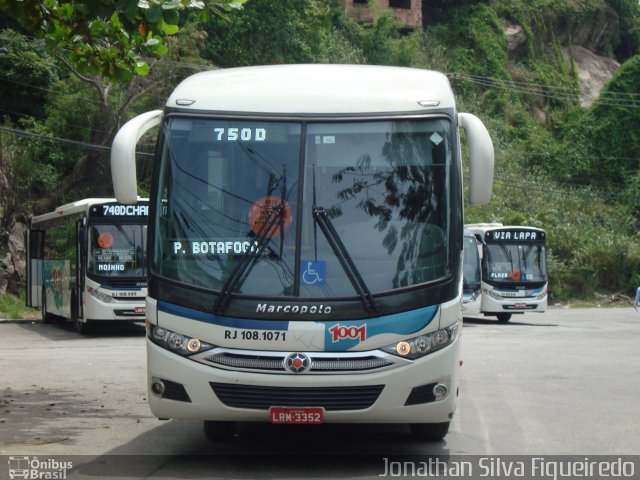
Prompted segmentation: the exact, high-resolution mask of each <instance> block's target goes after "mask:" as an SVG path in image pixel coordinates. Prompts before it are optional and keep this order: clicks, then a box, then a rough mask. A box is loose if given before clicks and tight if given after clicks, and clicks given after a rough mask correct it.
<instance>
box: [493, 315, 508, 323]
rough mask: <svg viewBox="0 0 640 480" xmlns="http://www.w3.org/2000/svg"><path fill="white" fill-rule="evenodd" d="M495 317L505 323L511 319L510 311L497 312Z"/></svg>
mask: <svg viewBox="0 0 640 480" xmlns="http://www.w3.org/2000/svg"><path fill="white" fill-rule="evenodd" d="M496 317H498V321H499V322H500V323H507V322H508V321H509V320H511V314H510V313H498V314H497V315H496Z"/></svg>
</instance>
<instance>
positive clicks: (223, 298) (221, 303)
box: [213, 200, 285, 315]
mask: <svg viewBox="0 0 640 480" xmlns="http://www.w3.org/2000/svg"><path fill="white" fill-rule="evenodd" d="M284 210H285V203H284V200H282V201H281V202H280V203H279V204H278V205H276V206H275V207H273V208H272V209H271V211H269V213H268V214H267V218H265V220H264V222H263V223H262V226H261V227H260V229H259V230H258V232H257V233H256V238H257V240H255V241H254V243H253V245H252V247H251V248H249V249H248V250H247V251H246V252H245V254H244V255H243V256H242V258H241V259H240V262H239V263H238V265H236V268H234V269H233V272H231V275H230V276H229V278H228V279H227V281H226V282H225V284H224V285H223V287H222V289H221V290H220V293H219V294H218V298H217V299H216V303H215V304H214V305H213V312H214V313H215V314H216V315H222V314H223V313H224V312H225V310H226V309H227V307H228V306H229V302H230V300H231V294H232V293H233V291H234V290H235V289H236V287H237V286H238V285H240V284H241V283H242V282H243V281H244V278H245V277H246V275H247V274H248V273H249V272H250V271H251V269H252V268H253V265H254V264H255V262H256V260H257V259H258V258H259V257H260V255H262V252H263V251H264V250H265V248H266V247H267V245H268V244H269V242H270V241H271V236H270V235H269V234H270V233H271V231H272V229H273V228H274V227H275V226H276V223H279V224H280V232H281V235H282V230H283V228H282V218H283V216H284V215H283V213H284ZM281 241H282V239H281Z"/></svg>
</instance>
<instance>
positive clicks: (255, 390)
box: [210, 382, 384, 411]
mask: <svg viewBox="0 0 640 480" xmlns="http://www.w3.org/2000/svg"><path fill="white" fill-rule="evenodd" d="M210 385H211V388H212V389H213V392H214V393H215V394H216V396H217V397H218V398H219V399H220V401H221V402H222V403H224V404H225V405H227V406H229V407H234V408H250V409H255V410H268V409H269V407H272V406H278V407H324V408H325V410H327V411H331V410H363V409H365V408H369V407H370V406H371V405H373V404H374V402H375V401H376V400H377V399H378V397H379V396H380V393H381V392H382V389H383V388H384V385H367V386H361V387H358V386H356V387H322V388H320V387H316V388H305V387H261V386H256V385H238V384H235V383H233V384H232V383H214V382H210Z"/></svg>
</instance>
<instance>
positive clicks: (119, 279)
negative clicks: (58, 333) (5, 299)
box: [25, 198, 149, 333]
mask: <svg viewBox="0 0 640 480" xmlns="http://www.w3.org/2000/svg"><path fill="white" fill-rule="evenodd" d="M148 212H149V202H148V199H138V198H136V199H134V203H133V204H127V205H124V204H120V203H117V202H116V200H115V198H86V199H83V200H79V201H77V202H73V203H69V204H66V205H62V206H60V207H58V208H56V209H55V210H54V211H53V212H49V213H45V214H43V215H38V216H36V217H33V218H32V219H31V221H30V222H29V225H28V228H27V232H26V234H25V246H26V249H25V250H26V258H27V268H26V272H27V281H26V304H27V306H30V307H36V308H40V309H41V311H42V319H43V321H44V322H48V323H49V322H52V321H55V320H58V319H65V320H70V321H72V322H73V323H74V326H75V329H76V330H77V331H78V333H84V332H85V331H86V330H87V328H88V327H89V325H90V322H95V321H105V320H114V321H139V322H141V321H144V319H145V305H146V304H145V297H146V296H147V278H146V245H147V217H148Z"/></svg>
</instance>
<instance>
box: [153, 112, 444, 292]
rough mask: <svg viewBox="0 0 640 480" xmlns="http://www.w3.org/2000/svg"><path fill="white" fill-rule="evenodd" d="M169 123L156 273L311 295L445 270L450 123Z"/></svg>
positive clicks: (217, 285) (384, 287)
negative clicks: (359, 281) (356, 277)
mask: <svg viewBox="0 0 640 480" xmlns="http://www.w3.org/2000/svg"><path fill="white" fill-rule="evenodd" d="M166 121H167V125H166V127H165V130H164V135H163V139H162V156H161V160H160V161H161V164H160V168H159V177H160V178H159V186H158V189H157V192H158V193H157V194H158V198H157V205H158V207H157V208H156V212H155V215H156V218H155V225H156V231H155V235H154V239H155V241H154V246H153V257H152V271H153V273H155V274H157V275H161V276H163V277H166V278H169V279H173V280H178V281H180V282H183V283H187V284H190V285H195V286H198V287H201V288H205V289H209V290H213V291H221V290H225V291H226V289H231V291H232V292H233V293H240V294H245V295H258V294H259V295H260V296H273V297H283V296H296V297H307V298H309V297H311V298H314V297H318V298H320V297H327V296H333V297H345V296H355V295H357V294H358V293H357V286H354V281H353V276H354V274H355V273H357V274H358V275H359V276H360V277H361V279H362V283H363V284H365V285H366V288H367V289H368V290H369V291H371V292H373V293H376V292H383V291H389V290H393V289H399V288H404V287H411V286H415V285H418V284H423V283H426V282H435V281H438V280H442V279H443V278H445V277H447V276H449V275H450V274H451V266H450V265H449V258H450V256H449V247H448V245H449V243H450V241H449V240H450V238H449V236H450V217H451V215H452V214H451V207H450V203H449V202H450V200H449V197H450V195H449V192H450V185H449V183H450V179H449V178H450V168H451V161H452V160H451V155H452V152H451V144H452V139H451V131H450V128H451V127H450V123H449V121H448V120H444V119H410V120H409V119H402V120H393V121H392V120H385V121H348V122H308V123H305V122H284V121H248V120H229V119H210V118H209V119H203V118H186V117H178V116H173V117H172V116H169V117H168V119H167V120H166ZM327 225H328V227H327ZM323 226H324V227H325V228H324V229H323ZM326 228H328V229H330V230H331V231H332V232H334V235H331V234H330V233H328V232H327V230H326ZM345 258H346V260H345ZM351 267H352V268H351ZM230 278H236V280H237V281H234V282H230V281H229V279H230Z"/></svg>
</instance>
